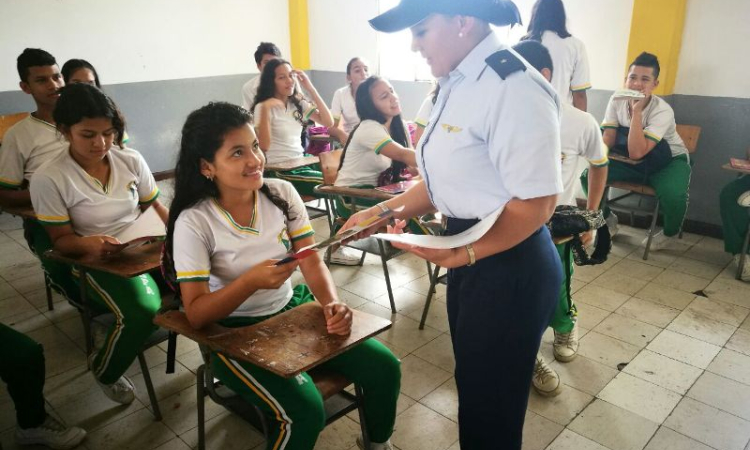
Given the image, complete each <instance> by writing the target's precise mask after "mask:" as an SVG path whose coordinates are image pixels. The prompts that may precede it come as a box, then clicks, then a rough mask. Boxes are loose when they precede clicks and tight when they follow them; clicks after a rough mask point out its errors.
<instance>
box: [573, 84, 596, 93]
mask: <svg viewBox="0 0 750 450" xmlns="http://www.w3.org/2000/svg"><path fill="white" fill-rule="evenodd" d="M587 89H591V83H586V84H579V85H578V86H571V87H570V90H571V91H573V92H580V91H585V90H587Z"/></svg>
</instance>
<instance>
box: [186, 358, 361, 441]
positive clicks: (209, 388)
mask: <svg viewBox="0 0 750 450" xmlns="http://www.w3.org/2000/svg"><path fill="white" fill-rule="evenodd" d="M200 350H201V354H202V355H203V364H201V365H200V367H198V370H197V371H196V372H195V378H196V388H197V397H196V398H197V407H198V450H205V448H206V423H205V421H206V416H205V397H206V395H208V396H209V397H210V398H211V400H213V401H214V402H216V403H217V404H219V405H222V406H224V407H225V408H227V409H229V410H230V411H232V412H234V413H235V414H237V415H239V416H240V417H242V418H243V419H244V420H245V421H247V422H249V423H250V424H251V425H252V426H253V427H254V428H255V429H257V430H258V431H260V432H262V433H263V436H264V437H266V438H268V426H269V425H268V419H267V417H266V415H265V414H264V413H263V411H262V410H261V409H260V408H258V407H257V406H256V405H255V404H252V403H249V402H247V401H245V400H243V399H242V398H241V397H240V396H239V395H237V394H236V393H235V392H234V391H232V390H231V389H230V388H228V387H227V386H225V385H224V384H222V383H221V382H220V381H219V380H217V379H216V378H214V375H213V370H212V368H211V350H210V349H208V348H207V347H206V346H204V345H201V346H200ZM308 375H310V377H311V378H312V380H313V382H314V383H315V387H316V388H318V391H320V394H321V396H322V397H323V402H324V403H323V406H324V408H325V413H326V426H327V425H330V424H331V423H333V422H335V421H336V420H338V419H340V418H342V417H344V416H345V415H347V414H349V413H350V412H352V411H354V410H357V411H358V412H359V424H360V428H361V430H362V436H363V440H364V443H365V448H366V449H369V447H370V445H369V438H368V434H367V427H366V422H365V416H364V409H363V405H364V403H363V399H364V395H363V393H362V388H361V387H360V386H359V385H357V384H355V385H354V394H352V393H350V392H348V391H347V390H346V388H347V387H349V386H350V385H351V384H352V382H351V381H349V380H348V379H347V378H346V377H344V376H343V375H340V374H338V373H335V372H331V371H326V370H324V369H312V370H310V371H309V372H308Z"/></svg>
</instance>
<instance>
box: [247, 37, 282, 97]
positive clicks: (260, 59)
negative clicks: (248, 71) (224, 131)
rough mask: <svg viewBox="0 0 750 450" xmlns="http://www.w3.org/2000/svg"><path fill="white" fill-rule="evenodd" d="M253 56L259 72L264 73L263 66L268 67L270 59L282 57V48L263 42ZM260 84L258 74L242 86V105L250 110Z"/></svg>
mask: <svg viewBox="0 0 750 450" xmlns="http://www.w3.org/2000/svg"><path fill="white" fill-rule="evenodd" d="M253 58H254V59H255V65H256V67H258V72H260V73H263V68H265V67H266V64H267V63H268V61H270V60H272V59H276V58H281V50H279V47H277V46H276V44H274V43H272V42H261V43H260V44H259V45H258V48H256V49H255V53H254V54H253ZM259 84H260V75H257V76H255V77H253V78H251V79H250V80H249V81H248V82H247V83H245V84H244V85H243V86H242V107H243V108H245V109H246V110H248V111H252V110H253V103H254V102H255V96H256V95H257V94H258V85H259Z"/></svg>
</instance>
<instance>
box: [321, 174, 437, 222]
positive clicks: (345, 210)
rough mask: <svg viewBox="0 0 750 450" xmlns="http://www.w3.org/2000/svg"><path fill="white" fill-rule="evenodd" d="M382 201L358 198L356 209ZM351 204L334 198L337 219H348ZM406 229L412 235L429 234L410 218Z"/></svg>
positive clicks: (369, 186) (365, 186) (368, 187)
mask: <svg viewBox="0 0 750 450" xmlns="http://www.w3.org/2000/svg"><path fill="white" fill-rule="evenodd" d="M350 187H353V188H359V189H372V188H374V187H375V186H372V185H358V186H350ZM381 201H382V200H375V199H365V198H358V199H357V204H356V206H357V207H360V206H364V207H368V208H369V207H370V206H375V205H377V204H378V203H380V202H381ZM352 209H354V208H352V204H351V203H348V202H346V201H344V198H343V197H341V196H338V197H336V214H338V216H339V217H342V218H344V219H348V218H349V217H351V216H352V214H353V213H352ZM406 227H407V229H408V230H409V231H410V232H412V233H414V234H430V231H429V230H428V229H427V228H425V227H423V226H422V225H421V224H420V223H419V219H418V218H415V217H413V218H411V219H409V223H407V225H406Z"/></svg>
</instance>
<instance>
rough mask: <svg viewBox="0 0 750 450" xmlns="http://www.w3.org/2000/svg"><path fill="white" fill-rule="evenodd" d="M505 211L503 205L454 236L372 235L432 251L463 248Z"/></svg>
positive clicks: (487, 228) (483, 233) (475, 239)
mask: <svg viewBox="0 0 750 450" xmlns="http://www.w3.org/2000/svg"><path fill="white" fill-rule="evenodd" d="M503 209H505V205H503V206H501V207H500V208H498V209H497V210H496V211H494V212H493V213H491V214H490V215H488V216H487V217H485V218H484V219H482V220H480V221H479V222H478V223H477V224H476V225H474V226H473V227H471V228H469V229H468V230H466V231H464V232H462V233H459V234H455V235H453V236H429V235H419V234H411V233H402V234H390V233H378V234H375V235H373V237H375V238H377V239H382V240H384V241H390V242H400V243H402V244H406V245H415V246H417V247H424V248H434V249H449V248H458V247H463V246H465V245H468V244H472V243H474V242H476V241H478V240H479V239H480V238H481V237H482V236H484V235H485V234H486V233H487V232H488V231H489V230H490V228H492V226H493V225H494V224H495V222H497V218H498V217H500V214H501V213H502V212H503Z"/></svg>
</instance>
